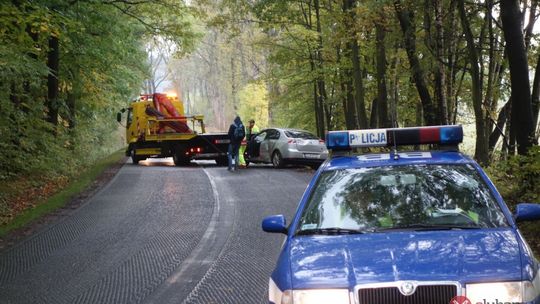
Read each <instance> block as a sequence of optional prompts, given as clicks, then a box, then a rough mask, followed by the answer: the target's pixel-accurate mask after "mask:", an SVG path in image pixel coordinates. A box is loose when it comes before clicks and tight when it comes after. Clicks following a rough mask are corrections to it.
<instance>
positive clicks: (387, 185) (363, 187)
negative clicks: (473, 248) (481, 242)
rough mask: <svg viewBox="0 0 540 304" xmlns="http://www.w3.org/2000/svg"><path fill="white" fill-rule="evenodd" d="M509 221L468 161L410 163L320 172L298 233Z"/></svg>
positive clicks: (493, 224)
mask: <svg viewBox="0 0 540 304" xmlns="http://www.w3.org/2000/svg"><path fill="white" fill-rule="evenodd" d="M420 224H424V225H459V226H464V227H485V228H489V227H502V226H508V223H507V221H506V219H505V217H504V214H503V212H502V211H501V209H500V207H499V205H498V203H497V202H496V201H495V199H494V198H493V195H492V193H491V191H490V189H489V188H488V187H487V185H486V184H485V182H484V181H483V179H482V178H481V176H480V174H479V173H478V172H477V171H476V169H475V168H474V167H473V166H471V165H411V166H384V167H373V168H355V169H341V170H333V171H327V172H323V173H322V174H321V176H320V177H319V180H318V181H317V183H316V185H315V188H314V189H313V190H312V193H311V196H310V199H309V201H308V203H307V204H306V207H305V208H304V210H303V212H302V216H301V219H300V223H299V226H298V228H297V231H302V230H309V229H324V228H330V227H332V228H336V227H338V228H345V229H360V230H376V229H378V228H381V227H382V228H393V227H407V226H411V225H417V226H418V225H420Z"/></svg>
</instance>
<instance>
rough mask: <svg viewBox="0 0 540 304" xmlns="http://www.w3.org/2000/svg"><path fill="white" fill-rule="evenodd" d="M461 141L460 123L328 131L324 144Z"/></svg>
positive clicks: (345, 147) (343, 147)
mask: <svg viewBox="0 0 540 304" xmlns="http://www.w3.org/2000/svg"><path fill="white" fill-rule="evenodd" d="M462 141H463V128H462V126H460V125H450V126H430V127H413V128H392V129H366V130H348V131H330V132H328V133H327V134H326V146H327V147H328V149H331V150H349V149H351V148H368V147H393V146H404V145H427V144H439V145H457V144H459V143H461V142H462Z"/></svg>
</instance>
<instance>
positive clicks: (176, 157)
mask: <svg viewBox="0 0 540 304" xmlns="http://www.w3.org/2000/svg"><path fill="white" fill-rule="evenodd" d="M180 152H181V151H176V152H175V153H174V154H173V161H174V164H175V166H177V167H180V166H188V165H189V164H190V163H191V159H189V158H187V157H185V156H184V155H182V153H180Z"/></svg>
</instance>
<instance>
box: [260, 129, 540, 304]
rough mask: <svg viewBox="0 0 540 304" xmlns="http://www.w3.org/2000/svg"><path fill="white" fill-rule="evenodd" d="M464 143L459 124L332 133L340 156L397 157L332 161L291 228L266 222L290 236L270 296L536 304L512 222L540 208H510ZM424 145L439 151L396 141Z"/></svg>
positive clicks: (313, 302) (281, 300)
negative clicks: (361, 150)
mask: <svg viewBox="0 0 540 304" xmlns="http://www.w3.org/2000/svg"><path fill="white" fill-rule="evenodd" d="M462 139H463V129H462V127H461V126H435V127H419V128H399V129H375V130H355V131H334V132H329V134H328V136H327V146H328V148H329V149H332V150H333V151H334V152H335V151H338V150H342V151H343V150H345V151H347V150H350V149H351V148H355V147H373V146H381V147H389V149H388V150H389V151H391V152H387V153H372V154H361V155H350V154H349V155H342V156H334V157H332V158H330V159H328V160H327V161H326V162H325V163H324V164H323V165H322V166H321V168H320V169H319V170H318V171H317V173H316V174H315V176H314V178H313V180H312V181H311V183H310V184H309V186H308V188H307V190H306V192H305V193H304V195H303V197H302V199H301V201H300V204H299V206H298V210H297V212H296V214H295V216H294V218H293V219H292V222H291V223H290V225H288V226H287V224H286V220H285V218H284V216H283V215H274V216H269V217H267V218H265V219H264V220H263V222H262V228H263V230H264V231H266V232H276V233H283V234H285V235H286V239H285V242H284V244H283V247H282V250H281V253H280V255H279V258H278V260H277V265H276V267H275V269H274V270H273V272H272V274H271V277H270V282H269V302H270V303H274V304H291V303H294V304H329V303H332V304H378V303H386V304H392V303H400V304H401V303H405V304H416V303H419V304H420V303H421V304H424V303H425V304H439V303H440V304H449V303H452V304H453V303H459V304H461V303H467V304H471V303H472V304H476V303H482V304H487V303H540V274H539V263H538V260H537V259H536V258H535V257H534V255H533V253H532V252H531V250H530V248H529V246H528V245H527V243H526V242H525V240H524V239H523V237H522V236H521V234H520V232H519V230H518V228H517V226H516V222H520V221H531V220H538V219H540V205H538V204H525V203H523V204H519V205H518V206H517V207H516V211H515V213H514V214H512V213H511V211H510V210H509V209H508V207H507V206H506V205H505V203H504V201H503V199H502V197H501V196H500V194H499V193H498V192H497V190H496V189H495V187H494V185H493V184H492V183H491V181H490V180H489V178H488V177H487V176H486V174H485V173H484V172H483V171H482V169H481V168H480V166H479V165H478V164H477V163H476V162H475V161H474V160H472V159H471V158H470V157H468V156H466V155H464V154H462V153H460V152H458V150H457V145H458V144H459V143H460V142H461V141H462ZM422 144H430V145H437V146H438V147H440V149H438V150H432V151H405V150H403V148H401V147H398V146H401V145H422ZM398 148H399V149H401V151H399V149H398ZM334 154H336V153H334Z"/></svg>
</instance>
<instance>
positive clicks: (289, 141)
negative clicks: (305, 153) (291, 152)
mask: <svg viewBox="0 0 540 304" xmlns="http://www.w3.org/2000/svg"><path fill="white" fill-rule="evenodd" d="M287 143H288V144H289V145H292V144H296V139H289V140H288V141H287Z"/></svg>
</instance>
